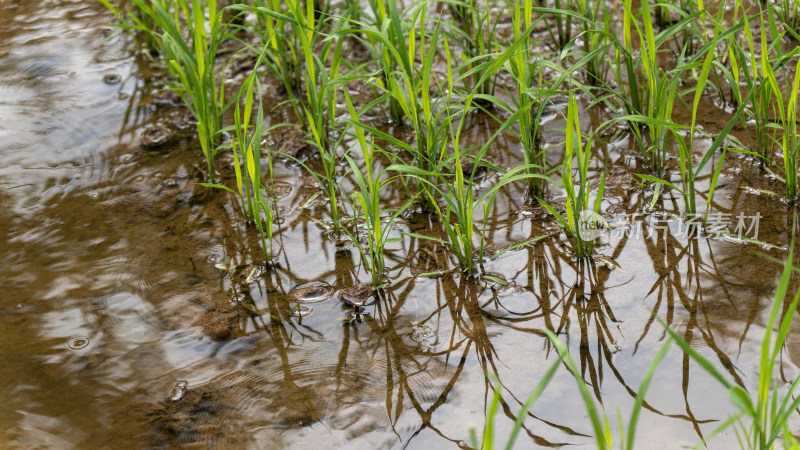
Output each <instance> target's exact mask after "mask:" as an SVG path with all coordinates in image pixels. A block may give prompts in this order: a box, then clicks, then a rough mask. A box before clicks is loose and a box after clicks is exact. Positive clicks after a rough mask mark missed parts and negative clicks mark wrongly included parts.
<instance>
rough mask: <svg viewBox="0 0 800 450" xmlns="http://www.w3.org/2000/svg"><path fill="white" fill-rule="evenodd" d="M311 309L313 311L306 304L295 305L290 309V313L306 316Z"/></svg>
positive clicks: (295, 315)
mask: <svg viewBox="0 0 800 450" xmlns="http://www.w3.org/2000/svg"><path fill="white" fill-rule="evenodd" d="M311 311H312V310H311V308H308V307H306V306H300V307H294V306H293V307H292V308H291V309H290V312H289V314H291V315H292V317H305V316H307V315H309V314H311Z"/></svg>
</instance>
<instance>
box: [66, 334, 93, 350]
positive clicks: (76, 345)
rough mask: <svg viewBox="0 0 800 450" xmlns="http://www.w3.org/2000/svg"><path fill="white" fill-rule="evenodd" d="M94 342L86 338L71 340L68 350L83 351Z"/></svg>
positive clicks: (78, 337)
mask: <svg viewBox="0 0 800 450" xmlns="http://www.w3.org/2000/svg"><path fill="white" fill-rule="evenodd" d="M91 342H92V341H91V340H90V339H89V338H88V337H85V336H77V337H74V338H72V339H70V340H69V343H68V344H67V348H68V349H70V350H73V351H75V350H81V349H84V348H86V347H88V346H89V344H90V343H91Z"/></svg>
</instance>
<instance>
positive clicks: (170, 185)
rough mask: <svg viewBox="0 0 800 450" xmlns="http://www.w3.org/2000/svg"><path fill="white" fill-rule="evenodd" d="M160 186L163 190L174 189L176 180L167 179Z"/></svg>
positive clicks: (176, 184) (176, 183)
mask: <svg viewBox="0 0 800 450" xmlns="http://www.w3.org/2000/svg"><path fill="white" fill-rule="evenodd" d="M161 185H162V186H164V187H165V188H174V187H177V186H178V180H176V179H174V178H167V179H165V180H164V181H162V182H161Z"/></svg>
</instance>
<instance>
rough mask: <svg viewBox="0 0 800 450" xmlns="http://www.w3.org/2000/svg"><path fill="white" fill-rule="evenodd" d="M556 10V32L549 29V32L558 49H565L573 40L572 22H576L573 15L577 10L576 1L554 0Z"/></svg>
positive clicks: (554, 16)
mask: <svg viewBox="0 0 800 450" xmlns="http://www.w3.org/2000/svg"><path fill="white" fill-rule="evenodd" d="M554 2H555V5H554V8H553V9H554V10H555V11H552V20H553V21H554V22H555V30H553V28H552V27H548V29H547V32H548V33H549V34H550V37H551V38H552V39H553V42H555V44H556V46H557V47H558V48H561V49H563V48H565V47H566V46H567V44H569V42H570V41H571V40H572V21H573V20H575V16H574V15H573V14H570V13H573V12H574V10H575V4H574V0H554ZM578 20H580V19H578Z"/></svg>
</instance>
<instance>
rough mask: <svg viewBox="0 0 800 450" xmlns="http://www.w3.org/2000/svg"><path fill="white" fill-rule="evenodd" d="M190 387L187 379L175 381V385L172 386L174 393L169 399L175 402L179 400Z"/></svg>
mask: <svg viewBox="0 0 800 450" xmlns="http://www.w3.org/2000/svg"><path fill="white" fill-rule="evenodd" d="M188 388H189V382H188V381H185V380H178V381H177V382H176V383H175V387H174V388H172V393H171V394H170V395H169V399H170V400H171V401H173V402H177V401H179V400H180V399H182V398H183V396H184V395H186V391H187V390H188Z"/></svg>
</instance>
